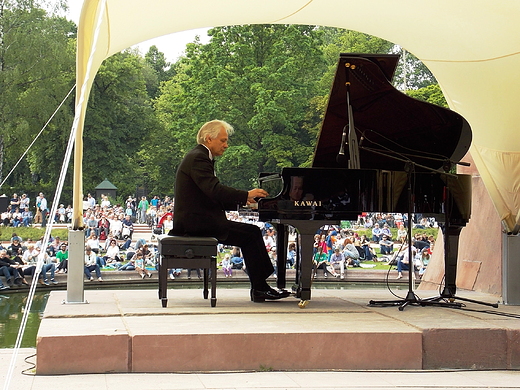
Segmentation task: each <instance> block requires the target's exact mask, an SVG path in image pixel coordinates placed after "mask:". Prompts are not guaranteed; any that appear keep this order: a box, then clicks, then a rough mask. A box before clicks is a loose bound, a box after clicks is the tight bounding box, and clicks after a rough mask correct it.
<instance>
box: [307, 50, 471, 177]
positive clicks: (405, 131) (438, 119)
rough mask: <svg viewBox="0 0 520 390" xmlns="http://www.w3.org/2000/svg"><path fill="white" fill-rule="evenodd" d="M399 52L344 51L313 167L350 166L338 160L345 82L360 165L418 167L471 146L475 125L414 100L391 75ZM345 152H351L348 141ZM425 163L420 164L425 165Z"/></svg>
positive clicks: (437, 163)
mask: <svg viewBox="0 0 520 390" xmlns="http://www.w3.org/2000/svg"><path fill="white" fill-rule="evenodd" d="M398 60H399V55H394V54H386V55H385V54H341V55H340V59H339V62H338V66H337V69H336V76H335V78H334V82H333V85H332V89H331V93H330V97H329V102H328V106H327V111H326V112H325V117H324V120H323V124H322V128H321V131H320V134H319V138H318V142H317V145H316V150H315V152H314V159H313V167H328V168H346V167H347V165H346V164H345V163H343V162H339V163H338V162H337V156H338V153H339V150H340V146H341V141H342V134H343V128H344V127H345V126H347V129H348V114H347V86H346V83H347V81H349V82H350V104H351V106H352V111H353V118H354V126H355V131H356V135H357V138H358V143H359V144H360V147H359V160H360V168H365V169H370V168H373V169H385V170H397V171H402V170H404V166H405V160H406V159H409V160H412V161H413V162H415V163H416V164H418V165H417V166H416V170H417V171H421V170H430V169H435V170H437V169H440V168H442V167H443V165H444V163H445V162H446V160H451V161H452V162H453V163H456V162H459V161H460V160H461V159H462V158H463V157H464V155H465V154H466V152H467V151H468V149H469V147H470V145H471V139H472V134H471V128H470V126H469V124H468V122H467V121H466V120H465V119H464V118H463V117H462V116H461V115H459V114H457V113H456V112H454V111H451V110H449V109H446V108H442V107H439V106H436V105H434V104H430V103H426V102H422V101H419V100H416V99H413V98H411V97H409V96H407V95H406V94H404V93H402V92H400V91H398V90H397V89H395V88H394V87H393V86H392V84H391V82H390V81H391V79H392V77H393V74H394V72H395V69H396V67H397V62H398ZM345 155H346V157H347V160H348V157H349V154H348V146H345ZM421 166H422V167H421Z"/></svg>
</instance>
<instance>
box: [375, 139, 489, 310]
mask: <svg viewBox="0 0 520 390" xmlns="http://www.w3.org/2000/svg"><path fill="white" fill-rule="evenodd" d="M367 150H370V149H367ZM370 151H372V152H374V153H378V154H384V153H382V152H380V151H376V150H370ZM384 155H387V154H384ZM391 157H392V158H395V159H398V160H403V161H405V171H406V173H407V185H408V188H407V191H408V205H407V206H408V210H407V217H408V224H409V226H408V232H407V233H408V234H407V240H408V293H407V295H406V297H405V298H404V299H397V300H387V301H374V300H371V301H369V306H381V307H384V306H398V307H399V311H403V310H404V308H405V307H406V306H408V305H410V304H413V305H417V306H418V305H420V306H423V307H424V306H444V307H451V308H459V309H460V308H461V307H462V306H463V304H462V303H459V302H455V299H458V300H461V301H466V302H472V303H477V304H481V305H486V306H491V307H494V308H498V304H496V303H487V302H482V301H477V300H473V299H468V298H461V297H458V296H456V295H455V291H454V290H455V280H454V279H455V278H454V277H452V279H453V281H451V282H452V283H453V290H451V285H450V286H445V288H444V290H443V292H442V293H441V294H440V295H439V296H436V297H430V298H425V299H420V298H419V297H418V296H417V295H416V294H415V293H414V291H413V272H414V267H415V265H414V261H413V260H414V259H413V257H412V218H411V214H412V208H413V202H412V199H413V193H412V173H413V172H414V166H415V165H418V166H422V165H419V164H416V163H415V162H413V161H411V160H410V159H406V158H405V157H404V156H403V158H399V157H396V156H391ZM451 165H452V162H451V161H448V162H446V163H445V164H444V173H442V172H439V171H436V170H433V169H431V168H428V169H429V170H430V171H432V172H436V173H439V174H444V175H445V176H446V177H447V179H446V197H445V207H444V216H445V222H444V230H443V233H444V236H446V235H449V226H450V222H449V221H450V216H451V198H450V189H449V184H448V183H449V176H454V177H455V178H457V176H456V175H453V174H451V173H449V172H448V171H449V169H450V168H451ZM463 165H465V164H463ZM447 167H449V168H447ZM425 168H427V167H425ZM449 240H450V238H449V237H446V238H445V240H444V243H445V246H444V268H445V269H444V273H445V278H446V271H447V268H448V267H449V266H450V263H449V261H448V256H449V254H450V243H449ZM451 265H452V266H455V267H456V263H455V264H454V265H453V264H451Z"/></svg>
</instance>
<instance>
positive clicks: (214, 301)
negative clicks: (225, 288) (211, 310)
mask: <svg viewBox="0 0 520 390" xmlns="http://www.w3.org/2000/svg"><path fill="white" fill-rule="evenodd" d="M215 306H217V260H216V259H215V258H212V259H211V307H215Z"/></svg>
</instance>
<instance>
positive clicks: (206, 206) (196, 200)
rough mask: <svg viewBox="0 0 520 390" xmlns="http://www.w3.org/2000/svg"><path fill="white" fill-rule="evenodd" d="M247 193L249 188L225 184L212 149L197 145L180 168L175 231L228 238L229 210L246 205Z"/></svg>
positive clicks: (176, 187)
mask: <svg viewBox="0 0 520 390" xmlns="http://www.w3.org/2000/svg"><path fill="white" fill-rule="evenodd" d="M247 195H248V193H247V191H242V190H237V189H235V188H231V187H227V186H225V185H222V184H221V183H220V181H219V180H218V178H217V177H216V176H215V171H214V166H213V162H212V161H211V160H210V158H209V151H208V149H207V148H206V147H205V146H203V145H197V146H196V147H195V148H194V149H192V150H191V151H190V152H188V154H186V156H185V157H184V159H183V160H182V162H181V164H180V165H179V169H178V170H177V177H176V179H175V203H174V213H173V221H174V230H173V231H172V234H180V235H184V234H187V235H192V236H201V237H215V238H217V239H218V240H225V239H226V238H227V236H228V227H227V226H228V220H227V218H226V210H232V209H236V208H237V206H238V205H245V204H246V202H247Z"/></svg>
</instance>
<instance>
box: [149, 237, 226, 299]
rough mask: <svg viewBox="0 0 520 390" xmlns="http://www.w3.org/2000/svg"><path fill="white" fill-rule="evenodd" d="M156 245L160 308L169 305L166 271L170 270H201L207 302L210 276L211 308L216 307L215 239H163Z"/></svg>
mask: <svg viewBox="0 0 520 390" xmlns="http://www.w3.org/2000/svg"><path fill="white" fill-rule="evenodd" d="M158 243H159V245H158V248H159V255H160V256H159V299H160V300H161V302H162V307H166V306H167V305H168V298H167V292H168V270H169V269H172V268H186V269H193V268H202V269H203V270H204V290H203V297H204V299H208V281H209V278H210V273H211V307H215V306H216V305H217V298H216V292H217V244H218V241H217V239H216V238H213V237H189V236H168V235H162V236H159V237H158Z"/></svg>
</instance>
